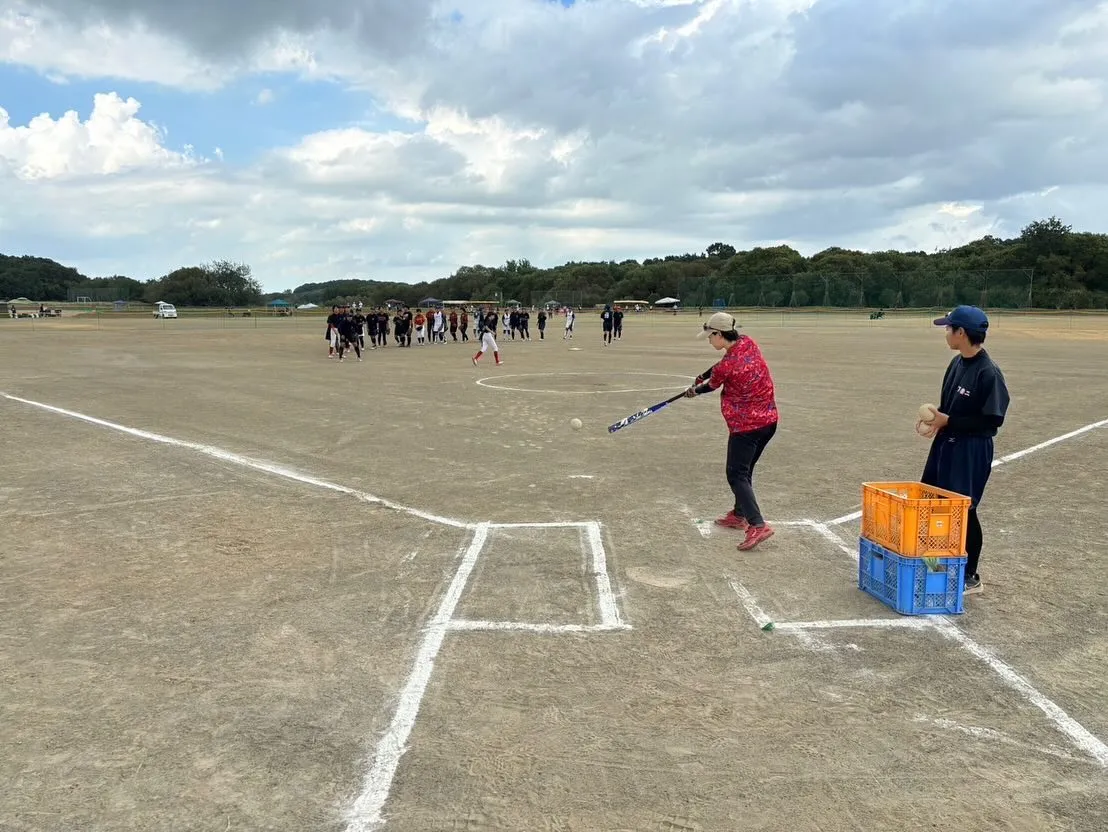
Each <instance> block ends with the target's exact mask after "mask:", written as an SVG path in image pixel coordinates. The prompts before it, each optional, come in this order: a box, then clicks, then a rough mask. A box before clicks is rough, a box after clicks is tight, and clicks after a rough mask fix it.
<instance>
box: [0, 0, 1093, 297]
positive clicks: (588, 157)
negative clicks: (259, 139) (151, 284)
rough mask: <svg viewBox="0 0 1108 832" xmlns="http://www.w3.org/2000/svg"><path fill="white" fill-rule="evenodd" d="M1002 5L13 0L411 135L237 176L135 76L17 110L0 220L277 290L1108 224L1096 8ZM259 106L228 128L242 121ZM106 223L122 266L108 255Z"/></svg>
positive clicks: (282, 160)
mask: <svg viewBox="0 0 1108 832" xmlns="http://www.w3.org/2000/svg"><path fill="white" fill-rule="evenodd" d="M43 2H47V0H43ZM78 5H79V6H80V7H81V8H83V9H91V10H93V12H90V13H89V14H84V13H81V14H78V13H76V12H75V11H74V9H76V8H77V7H78ZM1001 5H1002V6H1003V8H1001V6H998V5H997V4H996V3H995V2H992V1H991V0H960V2H954V0H933V1H932V2H928V3H923V2H904V3H900V4H891V5H890V4H876V3H871V4H860V3H857V2H847V0H818V2H816V1H815V0H758V1H757V2H755V1H754V0H590V2H579V3H577V4H576V5H574V6H573V7H572V8H570V9H566V8H563V7H562V6H561V5H560V4H559V3H552V2H539V1H538V0H535V2H520V3H511V4H505V3H503V2H499V1H498V0H457V2H455V3H453V4H451V6H450V7H449V8H447V7H445V6H443V7H441V8H438V9H437V10H435V12H434V13H433V14H432V13H431V11H430V9H431V7H430V4H429V2H417V3H412V4H408V5H405V4H404V3H401V2H399V0H378V2H377V4H376V5H375V6H373V8H376V9H377V10H378V11H379V12H380V13H381V14H382V15H383V16H382V17H381V18H379V19H378V23H379V26H378V29H379V31H376V32H371V31H370V29H372V28H373V26H372V25H371V24H372V23H373V19H372V18H370V17H367V16H366V13H365V11H364V10H365V9H366V8H370V6H365V5H359V3H356V2H354V0H326V2H322V1H321V3H320V4H316V5H313V6H312V7H311V8H308V7H306V6H304V5H303V4H295V3H293V2H292V0H287V1H286V0H274V2H272V3H268V4H266V3H260V2H259V3H257V4H252V3H244V4H238V5H235V6H234V8H233V9H232V8H231V7H230V6H227V5H226V4H223V3H216V2H215V0H212V5H211V6H210V7H209V6H204V7H203V9H200V10H197V9H193V10H192V11H190V12H189V14H188V15H185V16H184V17H182V15H183V14H184V13H183V12H179V10H180V9H182V8H184V7H182V6H181V4H180V3H179V2H177V0H175V2H174V3H172V4H171V3H168V2H161V0H149V2H147V0H143V2H141V3H140V2H139V0H92V2H91V5H90V4H89V3H85V2H84V0H82V2H81V3H77V0H72V2H71V0H48V8H49V11H44V10H43V9H44V8H46V7H44V6H42V5H41V4H34V5H32V4H31V3H29V2H26V3H24V5H21V6H20V7H19V8H20V11H18V12H13V11H9V12H7V13H0V61H5V60H6V61H8V62H10V63H15V64H19V65H22V66H29V67H31V68H34V69H36V70H38V71H39V72H42V73H44V74H46V73H54V74H58V75H62V76H67V77H77V78H97V77H108V76H110V77H113V78H114V80H112V81H110V82H109V81H105V82H104V86H103V87H102V88H103V89H119V90H123V91H124V92H126V90H125V86H123V85H122V82H121V81H120V79H128V78H131V79H135V80H147V81H156V82H157V83H161V84H165V85H168V86H172V87H175V88H179V89H185V90H208V91H210V90H214V89H217V88H218V87H219V86H220V85H223V84H226V83H229V81H230V80H231V79H235V78H241V77H242V76H253V75H258V76H263V75H266V76H268V74H269V73H274V72H277V73H284V74H286V75H288V74H292V75H294V76H295V75H300V76H303V77H305V78H309V79H313V80H317V81H318V80H320V79H333V80H335V82H336V83H342V84H344V85H348V86H351V87H353V88H354V89H355V90H357V91H358V92H359V93H360V94H363V95H364V96H365V100H366V107H367V110H368V109H370V108H371V107H372V105H374V104H376V105H377V106H378V107H383V108H384V109H385V110H386V111H388V112H391V113H392V114H394V115H396V116H398V117H400V118H403V119H407V120H409V121H411V122H412V123H413V124H414V125H415V127H413V130H412V132H402V131H400V130H397V129H395V128H393V127H390V128H388V129H381V130H374V129H371V128H369V127H366V126H364V124H369V123H372V122H370V121H366V122H364V123H363V126H353V125H351V126H345V127H339V128H336V129H319V128H318V127H316V126H314V125H312V124H310V123H305V124H304V125H303V127H302V135H301V136H300V137H299V138H297V139H293V140H286V141H283V142H282V144H281V146H276V147H270V148H268V149H267V150H266V152H264V153H262V154H261V158H260V160H259V161H257V162H256V163H253V164H251V165H249V166H248V167H244V168H233V167H231V166H229V165H228V164H227V163H226V162H225V161H223V154H222V153H221V152H218V151H217V152H215V153H214V156H215V160H216V161H215V162H204V161H202V160H198V159H196V158H194V156H193V154H192V153H191V152H189V150H188V149H187V148H183V147H175V146H174V145H173V143H172V138H173V137H172V136H169V135H167V134H166V133H165V132H164V131H162V130H160V129H159V128H158V127H156V126H155V125H151V124H149V123H147V122H145V121H143V120H142V119H141V116H140V114H139V110H138V104H137V102H134V101H133V100H132V99H129V98H126V99H125V98H123V97H122V96H120V95H115V94H112V95H110V96H104V97H98V98H97V101H96V104H95V106H94V108H93V111H92V114H91V115H90V116H89V118H88V119H87V120H86V121H83V122H82V121H81V120H80V117H79V116H77V115H76V114H71V113H67V114H54V116H53V117H52V116H41V117H39V118H37V119H34V120H31V121H30V122H29V123H28V124H27V125H25V126H16V125H10V124H8V123H7V122H8V119H7V118H3V119H2V120H0V177H6V178H7V179H9V180H13V179H14V182H15V184H13V185H12V187H13V188H15V189H16V192H17V193H18V197H14V198H12V199H11V200H8V199H5V200H0V225H2V226H3V227H4V228H5V231H6V233H9V234H10V236H12V238H17V235H16V234H11V233H10V232H12V230H13V229H15V230H16V231H18V229H19V228H21V227H40V226H36V225H35V222H36V221H35V219H34V218H36V217H37V218H42V217H50V218H52V220H51V224H50V228H51V229H52V231H51V233H53V234H55V235H56V236H57V239H58V240H59V241H65V246H64V248H65V249H66V250H70V251H71V250H80V248H81V245H82V244H81V241H82V240H84V239H86V238H90V237H92V236H93V235H94V234H95V235H98V236H97V240H96V244H95V246H93V245H91V244H90V245H89V247H88V250H89V251H90V252H95V253H96V254H95V256H93V255H92V254H90V255H89V258H88V260H87V261H80V262H77V263H75V265H78V266H79V267H81V268H83V269H86V270H90V271H94V270H96V269H97V268H101V269H102V270H103V271H109V272H114V271H123V272H126V271H127V270H128V269H129V268H133V269H134V270H139V269H145V270H147V271H155V272H157V271H159V270H160V271H165V270H167V269H168V268H171V267H172V266H173V265H176V264H178V263H179V262H185V261H186V260H187V259H188V258H190V257H192V258H194V259H209V258H211V257H216V256H219V257H223V256H226V257H231V258H234V259H242V260H246V261H248V262H257V263H259V264H265V268H264V269H263V268H261V267H259V269H258V271H259V276H260V277H262V279H263V280H265V281H266V283H267V285H270V286H273V287H274V288H284V287H285V286H288V285H293V284H294V283H296V282H300V281H299V280H298V278H299V277H303V278H304V279H305V280H307V279H311V280H320V279H325V277H326V276H328V275H329V276H332V277H339V276H343V275H344V274H357V275H365V274H370V275H373V276H377V277H382V278H387V279H393V278H399V279H422V278H430V277H436V276H441V275H443V274H445V273H448V272H449V271H451V270H453V269H454V268H456V267H457V266H459V265H463V264H466V263H475V262H483V263H486V264H491V263H496V262H500V261H502V260H504V259H508V258H513V257H516V258H518V257H527V258H529V259H531V260H532V262H536V263H560V262H564V261H565V260H569V259H594V258H605V259H607V258H613V259H624V258H626V257H647V256H658V255H663V254H667V253H675V252H684V251H698V250H703V248H704V247H705V246H706V245H707V244H709V243H711V242H714V241H716V240H724V241H728V242H731V243H732V244H734V245H737V246H740V247H745V246H749V245H755V244H774V243H776V242H779V241H790V242H791V243H792V244H794V245H796V246H798V247H800V248H801V249H802V250H803V251H805V252H806V253H811V252H813V251H815V250H818V249H820V248H823V247H826V246H829V245H844V246H846V245H852V246H859V247H866V248H878V249H881V248H889V247H897V248H903V249H911V250H919V249H922V250H932V249H934V248H937V247H940V248H941V247H947V246H951V245H956V244H958V243H960V242H963V241H966V240H969V239H973V238H975V237H978V236H981V235H982V234H988V233H991V234H998V235H1005V234H1014V233H1016V232H1018V230H1019V228H1020V227H1021V226H1022V225H1023V224H1025V223H1026V222H1027V221H1029V220H1031V219H1035V218H1038V217H1040V216H1045V215H1047V214H1049V213H1051V212H1055V211H1058V210H1059V209H1060V208H1065V209H1066V210H1065V211H1064V212H1063V213H1064V218H1065V219H1066V220H1067V221H1068V222H1071V223H1073V224H1074V225H1075V226H1077V227H1079V228H1094V229H1095V228H1099V227H1101V226H1100V224H1101V223H1102V222H1103V220H1102V219H1101V218H1102V217H1103V214H1104V212H1103V204H1104V201H1105V198H1106V197H1108V157H1106V156H1105V154H1104V153H1103V150H1102V149H1103V147H1104V146H1105V142H1106V141H1108V115H1106V111H1105V107H1104V98H1105V89H1106V82H1108V53H1106V52H1105V51H1104V50H1103V48H1102V44H1103V43H1104V42H1105V40H1106V38H1108V4H1101V5H1099V6H1097V7H1095V8H1090V5H1089V4H1088V3H1087V2H1082V0H1049V2H1048V1H1047V0H1010V2H1009V3H1008V4H1006V5H1005V4H1001ZM174 9H177V10H178V11H174ZM297 9H300V11H299V12H298V11H297ZM452 10H457V11H458V12H459V13H460V20H456V21H451V20H449V18H448V17H447V16H446V12H449V11H452ZM191 17H206V18H207V19H205V20H199V21H195V22H194V21H192V20H191V19H186V18H191ZM328 21H330V23H328ZM342 21H348V22H350V23H351V25H350V26H348V27H346V28H345V29H344V28H343V26H341V25H337V24H338V23H341V22H342ZM215 27H220V28H221V29H222V30H224V31H223V33H222V34H221V36H220V37H219V38H218V39H217V42H216V43H213V44H210V45H208V46H204V45H203V44H202V43H201V40H202V39H203V38H204V36H205V33H209V34H210V33H211V32H212V31H213V28H215ZM386 32H391V33H393V34H395V33H397V32H408V33H409V34H410V35H411V36H410V37H408V38H407V39H397V38H393V39H392V40H391V41H390V42H389V44H385V43H384V41H383V38H384V34H385V33H386ZM232 36H237V37H238V38H239V41H238V47H239V48H237V49H232V48H231V43H230V39H231V38H232ZM136 56H137V58H136ZM263 83H266V84H269V83H272V82H271V81H270V80H269V79H268V77H266V79H265V80H264V81H261V80H259V82H257V83H256V85H255V87H254V88H255V89H257V88H259V87H261V86H262V84H263ZM275 86H276V85H275ZM273 89H274V87H272V86H266V87H265V89H263V90H262V91H261V92H260V93H258V95H257V98H256V99H255V100H256V103H257V104H259V105H263V104H264V105H266V111H267V112H269V111H281V110H280V108H282V107H285V108H290V109H288V110H285V111H282V112H293V113H295V112H296V110H295V109H292V108H295V107H296V101H297V98H296V89H295V85H292V84H290V85H285V84H284V83H282V85H281V86H280V89H281V90H282V92H281V95H280V96H276V95H274V94H273V93H272V90H273ZM4 95H5V93H4V91H0V106H2V105H3V104H4V100H3V99H4ZM258 113H259V111H257V110H252V114H245V117H244V118H243V119H242V120H241V121H233V120H232V121H229V122H228V123H226V124H225V125H223V126H222V129H223V130H224V131H225V134H226V136H227V138H226V139H223V138H219V139H218V143H219V144H222V145H223V146H225V147H227V146H229V142H231V141H232V140H237V141H238V142H239V143H241V141H242V139H243V137H244V136H245V137H249V136H251V135H253V134H254V131H255V125H254V124H252V123H251V121H250V119H251V118H254V117H259V116H258ZM213 143H216V142H213ZM228 156H229V157H230V154H228ZM5 171H6V173H4V172H5ZM75 177H80V180H79V181H71V180H74V178H75ZM89 177H93V178H92V179H90V178H89ZM7 184H8V183H5V185H6V186H7ZM16 205H18V206H19V207H20V210H19V211H16V210H15V206H16ZM91 206H95V211H96V217H97V219H96V221H95V223H89V222H88V221H87V216H89V213H90V207H91ZM82 217H84V218H85V219H82ZM113 238H117V239H118V240H119V246H118V249H117V255H116V256H117V259H116V261H114V264H113V265H110V266H100V265H99V264H101V263H105V264H106V263H108V262H112V261H111V260H110V256H109V255H107V254H104V252H106V251H108V250H109V248H108V243H109V242H110V241H111V240H112V239H113ZM155 240H156V243H155V242H153V241H155ZM148 241H149V242H148ZM36 253H42V254H46V255H47V256H49V254H50V252H48V251H40V252H36Z"/></svg>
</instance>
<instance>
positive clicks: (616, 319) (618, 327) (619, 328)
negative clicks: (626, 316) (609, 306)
mask: <svg viewBox="0 0 1108 832" xmlns="http://www.w3.org/2000/svg"><path fill="white" fill-rule="evenodd" d="M612 330H613V332H614V333H615V336H616V340H619V339H620V338H622V337H623V310H622V309H620V308H619V307H618V306H617V307H616V308H615V309H613V310H612Z"/></svg>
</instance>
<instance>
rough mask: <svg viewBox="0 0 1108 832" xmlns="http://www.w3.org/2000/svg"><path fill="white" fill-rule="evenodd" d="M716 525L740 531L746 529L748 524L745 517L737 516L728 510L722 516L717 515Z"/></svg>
mask: <svg viewBox="0 0 1108 832" xmlns="http://www.w3.org/2000/svg"><path fill="white" fill-rule="evenodd" d="M716 525H717V526H723V527H724V528H725V529H738V530H739V531H740V532H743V531H746V529H747V527H749V526H750V524H749V523H747V522H746V518H745V517H739V515H737V514H735V512H734V511H729V512H727V513H726V514H725V515H723V516H722V517H717V518H716Z"/></svg>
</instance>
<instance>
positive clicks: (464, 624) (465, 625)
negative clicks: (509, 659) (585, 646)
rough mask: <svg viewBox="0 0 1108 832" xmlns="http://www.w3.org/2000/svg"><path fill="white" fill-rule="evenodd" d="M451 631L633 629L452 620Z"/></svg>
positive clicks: (621, 625) (607, 630) (583, 631)
mask: <svg viewBox="0 0 1108 832" xmlns="http://www.w3.org/2000/svg"><path fill="white" fill-rule="evenodd" d="M447 629H449V630H456V631H461V632H480V631H482V630H485V631H490V630H509V631H512V630H514V631H519V632H525V633H610V632H614V631H617V630H630V629H633V628H632V627H631V625H630V624H622V623H620V624H536V623H534V622H531V621H467V620H464V619H460V618H455V619H452V620H451V621H450V623H449V625H448V626H447Z"/></svg>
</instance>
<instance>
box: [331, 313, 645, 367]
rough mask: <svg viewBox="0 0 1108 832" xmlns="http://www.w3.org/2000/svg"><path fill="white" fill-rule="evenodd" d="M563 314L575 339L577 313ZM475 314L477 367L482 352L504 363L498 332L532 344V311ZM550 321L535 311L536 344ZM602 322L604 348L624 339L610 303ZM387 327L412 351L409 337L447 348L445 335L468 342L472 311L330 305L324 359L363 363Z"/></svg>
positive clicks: (383, 340) (382, 341)
mask: <svg viewBox="0 0 1108 832" xmlns="http://www.w3.org/2000/svg"><path fill="white" fill-rule="evenodd" d="M562 312H563V314H564V316H565V329H564V333H563V335H562V338H563V339H565V340H570V339H572V338H573V328H574V324H575V322H576V319H577V315H576V313H575V312H574V311H573V309H572V308H569V307H567V308H565V309H564V310H562ZM474 314H475V318H476V322H477V330H476V337H477V339H478V340H480V341H481V349H480V350H479V351H478V353H477V355H476V356H474V359H473V362H474V363H475V364H476V363H477V361H478V360H479V359H480V357H481V355H482V354H483V353H485V352H492V353H494V355H495V356H496V363H497V364H500V363H502V362H501V361H500V351H499V347H498V346H497V344H496V337H495V336H496V332H497V329H498V328H501V327H502V328H503V332H504V335H505V336H510V337H511V339H512V340H513V341H514V340H515V339H516V334H517V333H518V334H519V337H520V340H523V341H530V340H531V313H530V312H529V311H528V310H526V309H522V308H512V309H510V310H506V309H505V310H500V309H496V308H495V307H492V306H482V307H480V308H479V309H478V310H477V311H476V312H475V313H474ZM549 317H550V314H549V313H548V312H547V310H545V309H540V310H539V311H538V314H537V320H538V333H539V340H545V339H546V325H547V321H548V320H549ZM600 321H601V329H602V331H603V336H604V344H605V345H608V344H610V343H611V342H612V340H613V339H619V338H622V337H623V311H622V310H621V309H620V308H619V307H618V306H617V307H615V308H613V307H612V305H611V304H607V305H605V307H604V310H603V311H602V312H601V314H600ZM390 324H391V329H392V339H393V343H394V344H396V345H397V346H400V347H410V346H411V345H412V338H413V336H414V337H415V341H416V344H427V343H431V344H445V343H446V334H447V332H449V333H450V338H451V340H452V341H454V342H457V341H459V340H460V341H462V342H467V341H469V340H470V339H469V326H470V312H469V309H468V308H467V307H461V308H460V309H450V310H444V309H441V308H434V309H428V310H427V312H426V313H424V312H423V310H422V309H420V308H417V309H416V310H415V312H414V313H413V312H412V310H411V309H410V308H409V307H407V306H403V307H399V308H397V309H396V310H395V312H393V313H392V314H391V315H390V313H389V310H388V309H386V308H384V307H377V308H375V309H370V310H368V311H365V310H364V308H363V306H362V304H361V302H357V303H354V304H350V305H344V306H332V307H331V314H330V315H328V316H327V330H326V333H325V336H324V337H325V338H326V340H327V357H328V358H336V357H337V358H338V360H339V361H345V360H346V353H347V351H349V350H353V351H354V353H355V355H357V357H358V360H359V361H361V360H362V352H363V351H364V350H365V349H366V339H367V338H368V339H369V343H370V347H369V348H370V349H377V348H378V347H385V346H387V345H388V342H389V330H390ZM459 336H461V337H460V338H459ZM486 336H487V337H486Z"/></svg>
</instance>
